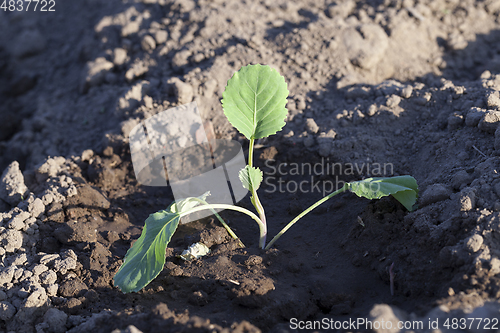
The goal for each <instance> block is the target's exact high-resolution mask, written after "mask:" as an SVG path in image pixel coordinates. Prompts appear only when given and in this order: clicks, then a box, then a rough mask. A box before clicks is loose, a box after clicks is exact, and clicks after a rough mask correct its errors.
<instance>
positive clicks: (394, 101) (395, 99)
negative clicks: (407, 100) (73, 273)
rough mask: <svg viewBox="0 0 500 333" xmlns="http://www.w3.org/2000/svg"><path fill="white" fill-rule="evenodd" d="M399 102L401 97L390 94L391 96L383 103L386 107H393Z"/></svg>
mask: <svg viewBox="0 0 500 333" xmlns="http://www.w3.org/2000/svg"><path fill="white" fill-rule="evenodd" d="M400 102H401V97H399V96H398V95H392V96H391V97H389V98H388V99H387V101H386V102H385V105H386V106H387V107H388V108H395V107H396V106H398V105H399V103H400Z"/></svg>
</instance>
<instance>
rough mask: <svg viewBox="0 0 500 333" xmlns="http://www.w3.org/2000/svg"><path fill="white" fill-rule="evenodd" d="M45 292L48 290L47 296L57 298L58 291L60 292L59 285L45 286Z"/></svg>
mask: <svg viewBox="0 0 500 333" xmlns="http://www.w3.org/2000/svg"><path fill="white" fill-rule="evenodd" d="M45 290H47V295H49V296H50V297H54V296H57V291H58V290H59V285H58V284H57V283H54V284H49V285H47V286H45Z"/></svg>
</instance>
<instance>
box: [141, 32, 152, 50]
mask: <svg viewBox="0 0 500 333" xmlns="http://www.w3.org/2000/svg"><path fill="white" fill-rule="evenodd" d="M141 46H142V49H143V50H144V51H146V52H151V51H153V50H154V49H156V41H155V39H154V38H153V37H151V36H150V35H146V36H144V37H143V38H142V42H141Z"/></svg>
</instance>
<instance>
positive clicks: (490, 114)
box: [478, 110, 500, 134]
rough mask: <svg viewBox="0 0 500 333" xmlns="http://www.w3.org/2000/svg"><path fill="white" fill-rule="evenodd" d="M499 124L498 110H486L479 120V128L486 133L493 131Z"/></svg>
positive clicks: (499, 112) (499, 114) (499, 115)
mask: <svg viewBox="0 0 500 333" xmlns="http://www.w3.org/2000/svg"><path fill="white" fill-rule="evenodd" d="M498 124H500V111H492V110H490V111H487V112H486V114H485V115H484V117H483V118H482V119H481V120H480V121H479V124H478V127H479V129H480V130H482V131H484V132H487V133H492V134H493V133H495V131H496V129H497V128H498Z"/></svg>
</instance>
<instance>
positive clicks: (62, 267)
mask: <svg viewBox="0 0 500 333" xmlns="http://www.w3.org/2000/svg"><path fill="white" fill-rule="evenodd" d="M76 263H77V261H76V259H75V258H72V257H68V258H66V259H64V260H56V261H54V271H56V272H58V273H61V274H63V275H64V274H66V273H67V272H68V271H69V270H72V269H75V268H76Z"/></svg>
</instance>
